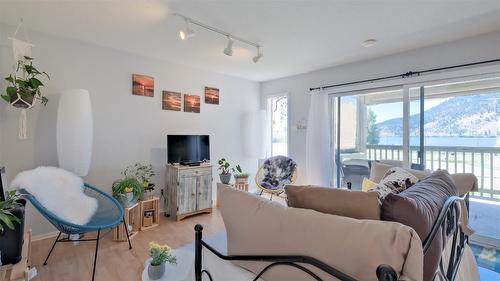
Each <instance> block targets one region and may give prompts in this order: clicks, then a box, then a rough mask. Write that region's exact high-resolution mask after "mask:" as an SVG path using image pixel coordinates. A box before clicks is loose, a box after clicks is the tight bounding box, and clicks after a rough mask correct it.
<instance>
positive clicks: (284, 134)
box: [267, 95, 288, 156]
mask: <svg viewBox="0 0 500 281" xmlns="http://www.w3.org/2000/svg"><path fill="white" fill-rule="evenodd" d="M267 113H268V114H267V116H269V120H270V132H271V140H270V141H271V145H270V146H269V147H270V150H271V151H270V155H271V156H277V155H283V156H288V96H286V95H279V96H273V97H269V98H268V99H267Z"/></svg>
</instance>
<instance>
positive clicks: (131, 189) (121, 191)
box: [112, 178, 144, 208]
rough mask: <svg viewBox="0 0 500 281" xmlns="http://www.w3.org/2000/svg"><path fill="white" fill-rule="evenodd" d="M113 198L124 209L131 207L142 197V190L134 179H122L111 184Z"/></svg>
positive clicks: (140, 185)
mask: <svg viewBox="0 0 500 281" xmlns="http://www.w3.org/2000/svg"><path fill="white" fill-rule="evenodd" d="M112 190H113V197H115V198H116V199H117V200H118V201H120V202H121V203H122V204H123V206H124V207H125V208H128V207H131V206H133V205H134V204H135V203H136V202H137V199H139V198H140V197H141V196H142V193H143V192H144V188H143V187H142V184H141V183H139V181H138V180H137V179H136V178H124V179H119V180H116V181H114V182H113V187H112Z"/></svg>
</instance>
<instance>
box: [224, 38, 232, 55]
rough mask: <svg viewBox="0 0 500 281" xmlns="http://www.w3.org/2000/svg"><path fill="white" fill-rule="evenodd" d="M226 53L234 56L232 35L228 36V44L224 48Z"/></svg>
mask: <svg viewBox="0 0 500 281" xmlns="http://www.w3.org/2000/svg"><path fill="white" fill-rule="evenodd" d="M224 54H225V55H226V56H232V55H233V39H232V38H231V36H228V37H227V46H226V48H225V49H224Z"/></svg>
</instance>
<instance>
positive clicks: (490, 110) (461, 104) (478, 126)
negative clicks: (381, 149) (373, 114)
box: [376, 93, 500, 137]
mask: <svg viewBox="0 0 500 281" xmlns="http://www.w3.org/2000/svg"><path fill="white" fill-rule="evenodd" d="M419 123H420V114H414V115H411V116H410V134H411V135H419ZM424 124H425V126H424V130H425V135H426V136H476V137H479V136H497V135H498V133H499V132H500V93H495V94H482V95H474V96H459V97H453V98H450V99H448V100H446V101H444V102H442V103H440V104H439V105H437V106H435V107H432V108H430V109H428V110H426V111H425V114H424ZM376 126H377V128H378V129H379V130H380V136H382V137H384V136H402V135H403V118H394V119H390V120H386V121H384V122H380V123H377V124H376Z"/></svg>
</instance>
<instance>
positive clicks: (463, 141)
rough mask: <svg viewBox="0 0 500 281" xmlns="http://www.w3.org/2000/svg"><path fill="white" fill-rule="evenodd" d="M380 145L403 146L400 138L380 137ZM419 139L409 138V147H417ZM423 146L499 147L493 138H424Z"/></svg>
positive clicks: (499, 143) (499, 141)
mask: <svg viewBox="0 0 500 281" xmlns="http://www.w3.org/2000/svg"><path fill="white" fill-rule="evenodd" d="M379 144H380V145H403V138H402V137H380V142H379ZM419 144H420V138H419V137H417V136H413V137H410V145H412V146H413V145H419ZM425 145H428V146H466V147H499V146H500V137H499V140H498V142H497V138H495V137H426V138H425Z"/></svg>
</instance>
